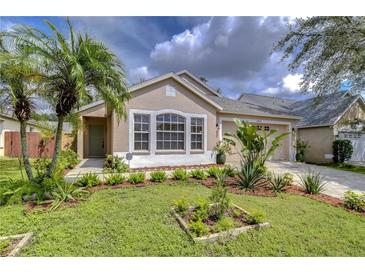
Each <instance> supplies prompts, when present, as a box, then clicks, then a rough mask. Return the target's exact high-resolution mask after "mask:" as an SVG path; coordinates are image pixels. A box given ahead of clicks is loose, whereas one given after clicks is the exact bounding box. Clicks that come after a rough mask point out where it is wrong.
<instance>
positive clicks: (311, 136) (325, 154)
mask: <svg viewBox="0 0 365 274" xmlns="http://www.w3.org/2000/svg"><path fill="white" fill-rule="evenodd" d="M298 138H300V140H302V141H304V142H306V143H308V144H309V148H308V149H307V151H306V153H305V156H304V157H305V161H306V162H309V163H317V164H320V163H329V162H332V143H333V141H334V135H333V128H332V127H314V128H302V129H298Z"/></svg>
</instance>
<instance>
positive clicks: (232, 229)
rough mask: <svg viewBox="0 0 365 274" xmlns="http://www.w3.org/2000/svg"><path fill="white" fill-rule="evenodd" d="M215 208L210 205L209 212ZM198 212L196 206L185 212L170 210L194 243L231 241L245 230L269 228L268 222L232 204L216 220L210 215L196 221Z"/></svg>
mask: <svg viewBox="0 0 365 274" xmlns="http://www.w3.org/2000/svg"><path fill="white" fill-rule="evenodd" d="M215 206H216V205H215V204H210V205H209V210H214V207H215ZM199 210H200V209H199V207H196V206H195V207H189V208H188V210H187V212H178V211H177V210H176V209H172V214H173V215H174V217H175V218H176V220H177V221H178V223H179V225H180V227H181V228H182V229H183V230H184V231H185V232H186V233H187V234H188V235H189V236H190V237H191V239H192V240H193V241H194V242H215V241H218V240H227V239H232V238H234V237H236V236H237V235H239V234H241V233H243V232H246V231H247V230H250V229H258V228H262V227H268V226H270V223H268V222H260V221H261V217H258V215H256V216H253V215H251V214H250V213H249V212H247V211H246V210H244V209H242V208H240V207H239V206H237V205H235V204H232V205H231V206H230V207H229V208H228V209H227V210H226V211H225V212H224V214H223V216H222V218H217V217H216V216H215V215H214V214H212V215H209V216H208V217H207V218H205V219H203V220H200V221H199V220H198V221H197V220H196V219H195V218H196V217H195V216H196V215H197V212H198V211H199ZM198 214H199V213H198ZM260 216H261V215H260Z"/></svg>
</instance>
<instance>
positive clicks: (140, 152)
mask: <svg viewBox="0 0 365 274" xmlns="http://www.w3.org/2000/svg"><path fill="white" fill-rule="evenodd" d="M132 154H133V155H149V154H151V153H150V151H149V150H135V151H133V152H132Z"/></svg>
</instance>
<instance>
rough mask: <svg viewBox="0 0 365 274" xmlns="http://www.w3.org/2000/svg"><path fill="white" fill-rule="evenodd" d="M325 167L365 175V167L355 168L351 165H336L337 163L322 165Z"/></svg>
mask: <svg viewBox="0 0 365 274" xmlns="http://www.w3.org/2000/svg"><path fill="white" fill-rule="evenodd" d="M322 165H323V166H326V167H330V168H334V169H337V170H344V171H351V172H355V173H359V174H364V175H365V167H363V166H354V165H350V164H335V163H329V164H322Z"/></svg>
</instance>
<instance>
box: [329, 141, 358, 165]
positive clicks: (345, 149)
mask: <svg viewBox="0 0 365 274" xmlns="http://www.w3.org/2000/svg"><path fill="white" fill-rule="evenodd" d="M332 148H333V162H335V163H343V162H345V161H347V160H350V159H351V156H352V152H353V147H352V144H351V141H350V140H336V141H334V142H333V145H332Z"/></svg>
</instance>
